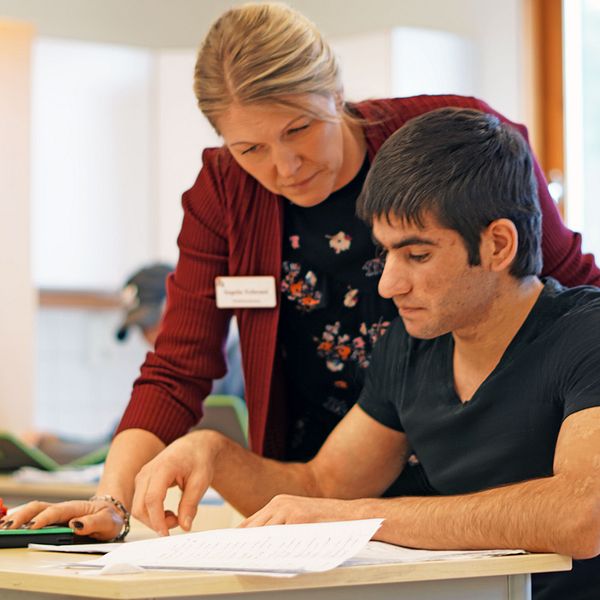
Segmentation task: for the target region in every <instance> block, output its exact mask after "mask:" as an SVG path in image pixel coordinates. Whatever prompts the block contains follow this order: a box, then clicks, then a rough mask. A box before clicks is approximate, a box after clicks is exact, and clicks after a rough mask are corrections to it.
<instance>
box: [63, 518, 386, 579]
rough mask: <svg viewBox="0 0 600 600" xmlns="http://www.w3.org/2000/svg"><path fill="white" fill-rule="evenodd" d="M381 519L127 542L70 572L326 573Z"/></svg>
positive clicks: (365, 539)
mask: <svg viewBox="0 0 600 600" xmlns="http://www.w3.org/2000/svg"><path fill="white" fill-rule="evenodd" d="M382 521H383V519H365V520H357V521H339V522H334V523H309V524H302V525H270V526H267V527H250V528H247V529H240V528H236V529H215V530H211V531H200V532H197V533H186V534H180V535H175V536H169V537H163V538H157V539H152V540H143V541H140V542H130V543H127V544H123V545H122V546H121V547H120V548H117V549H116V550H114V551H113V552H109V553H108V554H106V555H104V556H102V557H100V558H96V559H94V560H91V561H87V562H80V563H74V564H73V566H79V567H82V566H85V567H104V566H105V565H109V564H127V565H136V566H140V567H146V568H152V569H191V570H203V569H207V570H227V571H253V572H260V571H268V572H273V573H305V572H317V571H327V570H328V569H333V568H335V567H337V566H338V565H340V564H341V563H343V562H344V561H345V560H347V559H348V558H350V557H351V556H354V555H355V554H357V552H358V551H359V550H361V549H362V548H364V546H365V545H366V544H367V542H368V541H369V540H370V539H371V537H372V536H373V535H374V533H375V532H376V531H377V530H378V529H379V527H380V526H381V523H382Z"/></svg>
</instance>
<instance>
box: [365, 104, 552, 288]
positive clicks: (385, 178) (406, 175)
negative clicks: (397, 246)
mask: <svg viewBox="0 0 600 600" xmlns="http://www.w3.org/2000/svg"><path fill="white" fill-rule="evenodd" d="M356 210H357V214H358V216H359V217H360V218H361V219H363V220H364V221H366V222H367V223H368V224H369V225H372V224H373V219H374V218H381V217H383V216H385V217H386V218H388V219H389V217H390V216H392V215H394V216H396V217H398V218H400V219H405V220H406V221H408V222H411V223H415V224H416V225H417V226H419V227H422V226H423V216H424V214H425V213H426V212H429V213H431V214H432V215H433V216H434V217H435V218H436V219H437V220H438V221H439V223H440V224H441V225H442V227H447V228H448V229H454V230H455V231H457V232H458V233H459V234H460V236H461V237H462V238H463V240H464V243H465V246H466V249H467V253H468V256H469V264H470V265H478V264H480V262H481V257H480V254H479V245H480V241H481V232H482V231H483V230H484V229H485V228H486V227H487V226H488V225H489V224H490V223H491V222H492V221H495V220H496V219H502V218H506V219H510V220H511V221H512V222H513V223H514V224H515V227H516V229H517V232H518V236H519V242H518V244H519V245H518V249H517V255H516V257H515V260H514V262H513V264H512V265H511V268H510V273H511V275H513V276H514V277H517V278H521V277H526V276H527V275H536V274H538V273H539V272H540V271H541V267H542V257H541V249H540V238H541V213H540V208H539V204H538V198H537V182H536V179H535V174H534V170H533V159H532V157H531V153H530V151H529V146H528V144H527V142H526V141H525V139H524V138H523V137H522V136H521V134H520V133H519V132H518V131H517V130H516V129H515V128H513V127H512V126H510V125H508V124H506V123H503V122H502V121H500V119H498V117H495V116H494V115H490V114H487V113H482V112H479V111H476V110H472V109H457V108H441V109H438V110H434V111H431V112H429V113H426V114H424V115H421V116H419V117H416V118H414V119H411V120H410V121H408V122H407V123H406V124H405V125H404V126H403V127H401V128H400V129H399V130H398V131H396V132H395V133H394V134H393V135H392V136H391V137H390V138H389V139H388V140H387V141H386V142H385V143H384V144H383V146H382V147H381V149H380V150H379V152H378V153H377V155H376V157H375V160H374V161H373V164H372V166H371V169H370V171H369V174H368V176H367V179H366V181H365V184H364V187H363V190H362V192H361V194H360V196H359V199H358V202H357V208H356Z"/></svg>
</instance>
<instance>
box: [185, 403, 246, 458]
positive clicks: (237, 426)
mask: <svg viewBox="0 0 600 600" xmlns="http://www.w3.org/2000/svg"><path fill="white" fill-rule="evenodd" d="M194 429H214V430H216V431H219V432H220V433H222V434H223V435H226V436H227V437H229V438H231V439H232V440H234V441H235V442H237V443H238V444H240V445H241V446H244V447H248V410H247V409H246V404H245V403H244V401H243V400H242V399H241V398H238V397H237V396H221V395H216V394H215V395H211V396H207V397H206V399H205V400H204V417H203V418H202V420H201V421H200V423H199V424H198V425H197V426H196V427H194Z"/></svg>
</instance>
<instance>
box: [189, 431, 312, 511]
mask: <svg viewBox="0 0 600 600" xmlns="http://www.w3.org/2000/svg"><path fill="white" fill-rule="evenodd" d="M192 435H200V436H209V437H210V442H211V444H213V445H214V446H215V447H216V452H215V462H214V479H213V481H212V484H211V485H212V487H214V488H215V489H216V490H217V491H218V492H219V493H220V494H221V495H222V496H223V498H225V500H227V502H229V503H230V504H231V505H232V506H233V507H234V508H235V509H236V510H238V511H239V512H240V513H242V514H243V515H246V516H247V515H250V514H252V513H253V512H255V511H257V510H259V509H260V508H262V507H263V506H264V505H265V504H266V503H267V502H269V500H271V498H273V497H274V496H276V495H278V494H293V495H298V496H311V497H315V496H321V495H322V494H321V493H320V491H319V487H318V484H317V481H316V478H315V476H314V473H313V471H312V468H311V465H310V463H308V464H305V463H284V462H280V461H275V460H271V459H268V458H264V457H262V456H259V455H257V454H254V453H253V452H251V451H249V450H246V449H245V448H242V447H241V446H239V445H238V444H236V443H235V442H233V441H231V440H230V439H228V438H227V437H225V436H223V435H221V434H218V433H216V432H202V431H199V432H197V433H194V434H192Z"/></svg>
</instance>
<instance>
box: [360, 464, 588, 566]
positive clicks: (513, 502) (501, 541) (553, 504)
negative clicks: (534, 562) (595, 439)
mask: <svg viewBox="0 0 600 600" xmlns="http://www.w3.org/2000/svg"><path fill="white" fill-rule="evenodd" d="M349 504H350V506H349V512H352V513H353V514H354V517H353V518H357V517H384V518H385V521H384V523H383V526H382V527H381V529H380V530H379V531H378V533H377V538H376V539H379V540H381V541H385V542H391V543H394V544H399V545H403V546H410V547H416V548H429V549H449V548H457V549H465V550H467V549H483V548H524V549H526V550H529V551H537V552H558V553H562V554H567V555H569V556H573V557H575V558H589V557H591V556H595V555H596V554H597V553H598V549H597V545H598V541H597V540H598V535H597V531H598V527H597V526H594V518H593V515H594V513H595V512H597V511H598V508H597V507H593V506H591V503H590V501H589V497H588V496H587V495H586V489H585V485H582V484H581V483H579V484H576V483H575V482H573V481H569V480H568V479H567V478H561V477H560V476H554V477H549V478H545V479H536V480H531V481H527V482H523V483H518V484H514V485H509V486H505V487H500V488H494V489H491V490H486V491H483V492H478V493H474V494H468V495H460V496H444V497H424V498H422V497H415V498H409V497H404V498H392V499H364V500H355V501H351V502H350V503H349ZM596 517H597V518H598V517H600V515H596ZM596 520H597V519H596Z"/></svg>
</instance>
